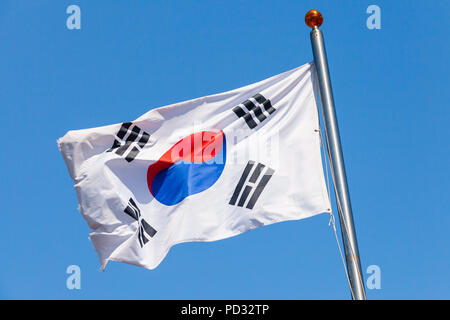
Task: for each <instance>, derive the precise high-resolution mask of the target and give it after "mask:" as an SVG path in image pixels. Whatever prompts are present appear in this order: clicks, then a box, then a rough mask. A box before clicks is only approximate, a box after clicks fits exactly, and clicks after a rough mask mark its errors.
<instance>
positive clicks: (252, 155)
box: [58, 63, 330, 269]
mask: <svg viewBox="0 0 450 320" xmlns="http://www.w3.org/2000/svg"><path fill="white" fill-rule="evenodd" d="M315 81H316V80H315V70H314V65H313V64H312V63H310V64H306V65H303V66H301V67H298V68H296V69H293V70H290V71H287V72H285V73H282V74H279V75H276V76H274V77H271V78H269V79H266V80H263V81H261V82H258V83H255V84H252V85H249V86H246V87H242V88H239V89H235V90H232V91H228V92H225V93H219V94H215V95H211V96H207V97H202V98H198V99H194V100H190V101H186V102H181V103H176V104H173V105H169V106H165V107H161V108H157V109H153V110H151V111H149V112H147V113H146V114H144V115H143V116H141V117H140V118H138V119H136V120H134V121H126V122H123V123H119V124H116V125H110V126H106V127H99V128H93V129H86V130H76V131H69V132H68V133H67V134H66V135H65V136H64V137H62V138H61V139H59V140H58V145H59V148H60V151H61V153H62V155H63V157H64V159H65V161H66V164H67V167H68V169H69V173H70V175H71V176H72V178H73V180H74V181H75V189H76V192H77V194H78V200H79V207H80V208H81V213H82V214H83V216H84V218H85V220H86V221H87V223H88V224H89V227H90V228H91V229H92V232H91V234H90V239H91V241H92V243H93V244H94V246H95V249H96V251H97V252H98V254H99V258H100V262H101V264H102V267H103V268H104V267H105V266H106V263H107V262H108V261H110V260H114V261H121V262H125V263H130V264H133V265H137V266H142V267H145V268H149V269H153V268H155V267H156V266H158V264H159V263H160V262H161V261H162V260H163V259H164V257H165V256H166V254H167V253H168V251H169V249H170V248H171V247H172V246H173V245H175V244H177V243H181V242H187V241H215V240H220V239H224V238H227V237H232V236H235V235H238V234H240V233H243V232H245V231H248V230H251V229H254V228H258V227H262V226H265V225H269V224H272V223H275V222H280V221H286V220H297V219H303V218H307V217H310V216H313V215H316V214H319V213H322V212H328V211H329V210H330V209H329V208H330V202H329V199H328V196H327V191H326V185H325V181H324V175H323V169H322V159H321V150H320V131H319V130H320V128H319V121H318V112H317V98H316V95H315Z"/></svg>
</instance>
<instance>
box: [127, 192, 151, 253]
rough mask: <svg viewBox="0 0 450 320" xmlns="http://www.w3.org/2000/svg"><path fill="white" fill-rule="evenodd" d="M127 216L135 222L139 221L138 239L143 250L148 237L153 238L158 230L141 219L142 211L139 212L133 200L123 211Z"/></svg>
mask: <svg viewBox="0 0 450 320" xmlns="http://www.w3.org/2000/svg"><path fill="white" fill-rule="evenodd" d="M123 211H124V212H125V213H126V214H128V215H129V216H130V217H132V218H133V219H134V220H136V221H138V223H139V224H138V239H139V244H140V246H141V248H142V247H143V246H144V245H145V244H146V243H147V242H148V238H147V237H146V236H148V237H150V238H153V236H154V235H155V234H156V230H155V229H154V228H153V227H152V226H151V225H149V224H148V223H147V221H145V220H144V219H142V218H141V210H139V208H138V206H137V205H136V202H134V200H133V198H130V200H128V206H127V207H126V208H125V210H123Z"/></svg>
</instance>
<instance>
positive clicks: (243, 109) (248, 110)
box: [233, 93, 276, 129]
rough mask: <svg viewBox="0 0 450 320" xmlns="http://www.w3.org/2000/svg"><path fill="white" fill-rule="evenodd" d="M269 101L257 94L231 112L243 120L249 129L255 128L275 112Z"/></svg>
mask: <svg viewBox="0 0 450 320" xmlns="http://www.w3.org/2000/svg"><path fill="white" fill-rule="evenodd" d="M275 110H276V109H275V108H274V107H272V104H271V103H270V100H268V99H266V98H264V97H263V96H262V95H261V94H259V93H257V94H255V95H254V96H253V97H251V98H250V99H248V100H245V101H244V102H242V103H241V104H239V105H237V106H236V107H234V108H233V112H234V113H235V114H236V115H237V116H238V117H239V118H244V120H245V122H246V123H247V125H248V126H249V127H250V129H253V128H255V127H256V126H257V125H258V124H257V123H256V122H257V121H258V122H259V123H261V122H263V121H264V120H266V119H267V117H268V116H269V115H270V114H272V113H274V112H275Z"/></svg>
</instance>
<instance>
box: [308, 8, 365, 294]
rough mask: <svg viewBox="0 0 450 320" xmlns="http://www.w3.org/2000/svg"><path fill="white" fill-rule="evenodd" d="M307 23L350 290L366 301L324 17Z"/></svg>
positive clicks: (314, 12) (310, 14) (310, 15)
mask: <svg viewBox="0 0 450 320" xmlns="http://www.w3.org/2000/svg"><path fill="white" fill-rule="evenodd" d="M305 22H306V24H307V25H308V26H309V27H310V28H312V31H311V34H310V36H311V45H312V50H313V55H314V64H315V66H316V70H317V76H318V80H319V89H320V97H321V101H322V108H323V113H324V124H325V133H326V138H327V144H328V147H329V152H330V157H331V170H332V171H333V176H334V183H335V188H336V202H337V205H338V212H339V221H340V224H341V233H342V240H343V243H344V249H345V260H346V263H347V271H348V277H349V281H350V287H351V288H350V289H351V293H352V297H353V299H354V300H365V299H366V292H365V290H364V278H363V276H362V273H361V263H360V259H359V251H358V242H357V239H356V232H355V227H354V224H353V215H352V207H351V204H350V196H349V193H348V186H347V177H346V174H345V167H344V158H343V155H342V148H341V141H340V137H339V128H338V123H337V119H336V111H335V108H334V99H333V91H332V88H331V81H330V74H329V71H328V61H327V55H326V51H325V44H324V40H323V34H322V31H321V30H320V29H319V27H320V26H321V25H322V22H323V18H322V14H321V13H320V12H319V11H317V10H311V11H309V12H308V13H307V14H306V16H305Z"/></svg>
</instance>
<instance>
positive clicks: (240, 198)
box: [229, 161, 275, 209]
mask: <svg viewBox="0 0 450 320" xmlns="http://www.w3.org/2000/svg"><path fill="white" fill-rule="evenodd" d="M265 168H266V166H265V165H263V164H262V163H258V164H256V165H255V162H254V161H249V162H248V163H247V165H246V166H245V169H244V172H243V173H242V176H241V178H240V179H239V182H238V184H237V186H236V189H234V192H233V195H232V196H231V200H230V202H229V204H231V205H232V206H234V205H236V202H237V206H238V207H243V206H244V205H245V203H247V206H246V208H248V209H253V207H254V206H255V203H256V201H258V198H259V196H260V195H261V193H262V192H263V190H264V188H265V187H266V185H267V183H268V182H269V180H270V178H272V175H273V174H274V172H275V171H274V170H273V169H272V168H269V167H267V168H266V169H265ZM263 171H264V173H263ZM250 173H251V175H250ZM261 174H262V177H261V178H260V179H259V182H258V184H256V182H257V181H258V178H259V177H260V176H261ZM249 176H250V178H248V177H249ZM244 185H245V188H244ZM242 189H244V190H243V191H242ZM249 197H250V200H248V202H247V199H248V198H249Z"/></svg>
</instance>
